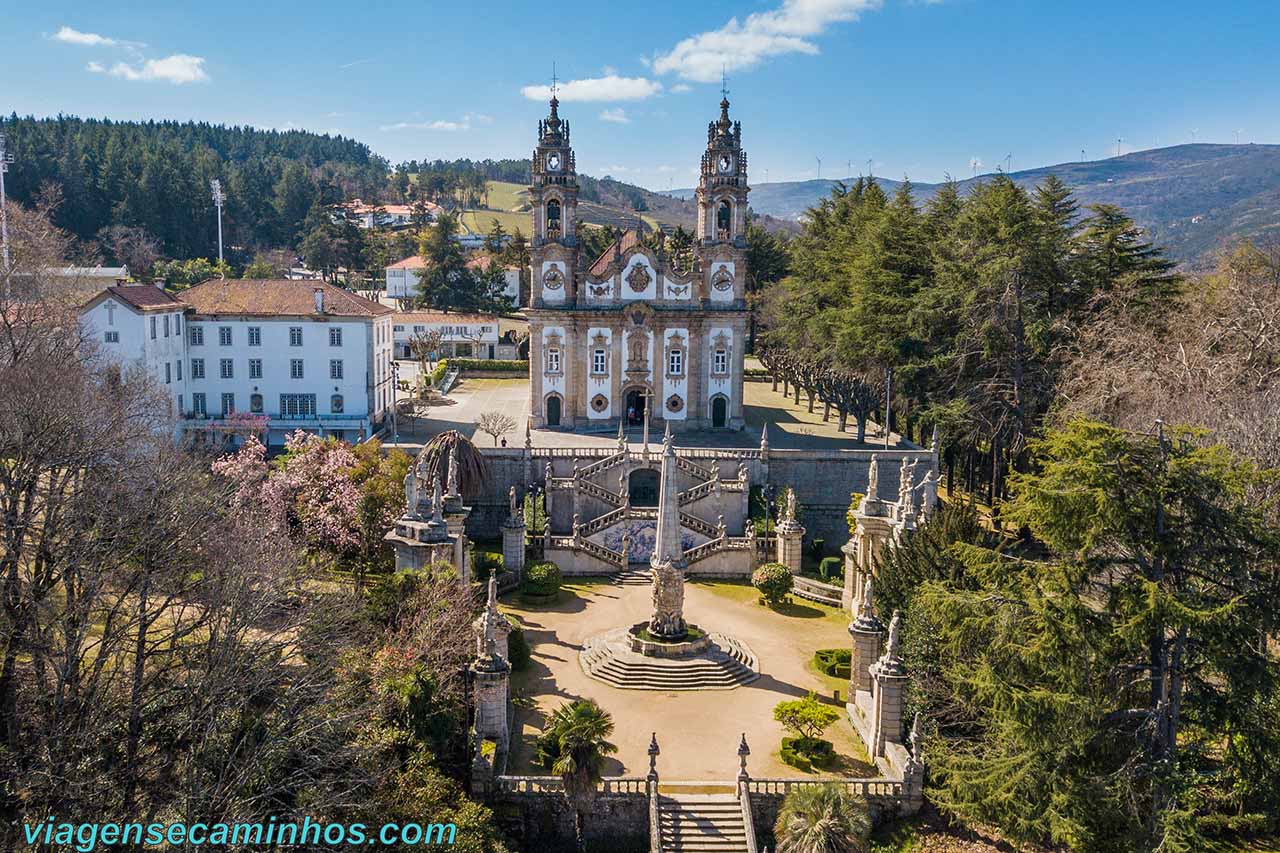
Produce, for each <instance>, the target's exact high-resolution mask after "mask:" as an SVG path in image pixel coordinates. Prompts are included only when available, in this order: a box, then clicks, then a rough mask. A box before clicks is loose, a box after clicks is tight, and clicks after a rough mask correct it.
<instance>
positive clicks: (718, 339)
mask: <svg viewBox="0 0 1280 853" xmlns="http://www.w3.org/2000/svg"><path fill="white" fill-rule="evenodd" d="M558 107H559V103H558V101H557V100H556V98H555V97H554V96H553V97H552V99H551V112H550V115H549V116H548V117H547V118H546V119H544V120H542V121H541V122H539V124H538V145H537V148H536V149H535V150H534V153H533V175H532V183H531V186H530V204H531V207H532V212H533V238H532V240H531V245H530V259H531V260H530V266H531V270H530V281H531V282H532V290H531V293H530V302H529V310H528V316H529V321H530V329H529V331H530V345H529V381H530V384H531V386H532V389H531V390H532V395H531V396H532V406H531V409H532V419H533V425H534V426H535V427H539V428H547V427H549V428H564V429H577V430H587V429H593V428H597V429H601V430H603V429H606V428H616V427H617V425H618V423H619V421H620V420H621V421H623V422H625V423H627V424H629V425H632V426H634V425H639V424H641V423H642V422H644V421H645V420H646V419H648V421H649V422H650V423H651V424H653V425H655V426H656V428H657V429H659V430H661V429H664V428H665V426H666V425H668V424H669V425H670V427H671V428H672V430H673V431H687V430H695V429H740V428H741V427H742V425H743V420H742V367H743V357H744V354H745V346H746V331H747V303H746V274H747V267H746V254H747V252H746V218H747V193H748V192H749V188H748V186H747V155H746V153H745V152H744V151H743V150H742V129H741V126H740V124H739V123H738V122H735V121H731V120H730V118H729V101H728V99H727V98H725V99H724V100H722V101H721V102H720V117H719V119H718V120H716V121H714V122H711V123H710V125H709V126H708V129H707V148H706V151H705V152H704V153H703V155H702V164H701V169H700V177H699V181H698V189H697V193H696V200H697V205H698V224H697V233H696V235H695V244H694V249H693V263H692V265H691V268H689V269H680V268H679V267H678V265H677V264H675V263H673V261H672V259H671V258H670V257H669V256H667V255H666V253H664V252H660V251H655V250H653V249H651V248H648V247H646V246H644V245H643V244H642V243H641V241H640V239H639V238H638V236H637V235H636V234H635V233H634V232H629V233H627V234H625V235H623V236H622V237H621V238H620V239H619V240H617V241H616V242H615V243H614V244H613V246H612V247H610V249H608V250H607V251H605V253H604V254H602V255H601V256H600V257H599V258H594V259H593V258H586V257H583V256H582V254H581V250H580V243H579V240H578V235H579V222H578V217H577V208H578V180H577V173H576V167H575V163H574V154H573V148H572V146H571V144H570V137H569V123H568V122H567V121H565V120H564V119H561V118H560V116H559V114H558ZM664 422H665V423H664Z"/></svg>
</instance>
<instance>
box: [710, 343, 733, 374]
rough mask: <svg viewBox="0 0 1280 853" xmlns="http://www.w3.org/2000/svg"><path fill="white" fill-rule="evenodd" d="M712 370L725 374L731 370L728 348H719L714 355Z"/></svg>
mask: <svg viewBox="0 0 1280 853" xmlns="http://www.w3.org/2000/svg"><path fill="white" fill-rule="evenodd" d="M711 365H712V368H711V369H712V372H713V373H715V374H717V375H721V376H723V375H724V374H726V373H728V372H729V351H728V350H726V349H723V348H721V349H718V350H716V351H715V354H714V355H713V356H712V361H711Z"/></svg>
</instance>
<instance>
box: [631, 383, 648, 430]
mask: <svg viewBox="0 0 1280 853" xmlns="http://www.w3.org/2000/svg"><path fill="white" fill-rule="evenodd" d="M644 408H645V399H644V389H643V388H637V389H635V390H632V391H628V392H627V414H626V417H627V426H640V425H641V424H643V423H644Z"/></svg>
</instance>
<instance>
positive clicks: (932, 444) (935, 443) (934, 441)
mask: <svg viewBox="0 0 1280 853" xmlns="http://www.w3.org/2000/svg"><path fill="white" fill-rule="evenodd" d="M939 446H940V442H939V440H938V425H937V424H934V425H933V437H932V438H931V439H929V452H930V453H932V454H933V462H934V464H935V465H936V464H937V463H938V449H939Z"/></svg>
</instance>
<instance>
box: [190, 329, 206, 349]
mask: <svg viewBox="0 0 1280 853" xmlns="http://www.w3.org/2000/svg"><path fill="white" fill-rule="evenodd" d="M187 329H188V331H190V332H191V345H192V346H193V347H202V346H204V326H187Z"/></svg>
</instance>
